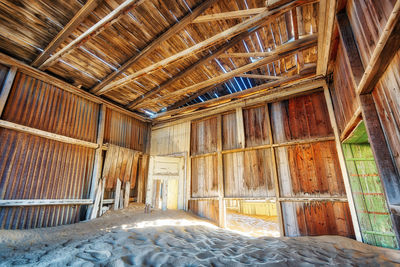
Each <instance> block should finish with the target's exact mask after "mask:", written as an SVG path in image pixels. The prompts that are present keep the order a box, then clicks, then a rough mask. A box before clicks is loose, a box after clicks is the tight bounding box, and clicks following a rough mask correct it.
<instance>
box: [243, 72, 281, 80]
mask: <svg viewBox="0 0 400 267" xmlns="http://www.w3.org/2000/svg"><path fill="white" fill-rule="evenodd" d="M235 77H244V78H253V79H268V80H280V79H283V77H281V76H271V75H262V74H249V73H244V74H239V75H236V76H235Z"/></svg>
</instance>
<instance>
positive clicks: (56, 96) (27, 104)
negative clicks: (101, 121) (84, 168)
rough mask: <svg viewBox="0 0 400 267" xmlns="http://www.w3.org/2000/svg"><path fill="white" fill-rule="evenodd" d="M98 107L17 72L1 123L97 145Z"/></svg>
mask: <svg viewBox="0 0 400 267" xmlns="http://www.w3.org/2000/svg"><path fill="white" fill-rule="evenodd" d="M98 114H99V105H98V104H96V103H93V102H91V101H89V100H87V99H84V98H82V97H79V96H76V95H74V94H71V93H69V92H66V91H65V90H62V89H60V88H57V87H55V86H53V85H51V84H48V83H46V82H43V81H41V80H38V79H36V78H33V77H31V76H28V75H26V74H24V73H21V72H18V73H17V75H16V77H15V80H14V84H13V87H12V89H11V92H10V95H9V98H8V100H7V104H6V106H5V109H4V111H3V114H2V119H4V120H8V121H11V122H14V123H18V124H22V125H26V126H29V127H32V128H36V129H40V130H44V131H48V132H52V133H56V134H60V135H65V136H69V137H73V138H77V139H81V140H85V141H90V142H96V132H97V124H98Z"/></svg>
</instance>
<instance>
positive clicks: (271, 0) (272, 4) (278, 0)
mask: <svg viewBox="0 0 400 267" xmlns="http://www.w3.org/2000/svg"><path fill="white" fill-rule="evenodd" d="M292 1H293V0H266V1H265V2H266V4H267V8H268V9H269V10H271V9H275V8H279V7H281V6H283V5H285V4H287V3H290V2H292Z"/></svg>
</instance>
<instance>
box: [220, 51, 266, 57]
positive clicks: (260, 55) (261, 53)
mask: <svg viewBox="0 0 400 267" xmlns="http://www.w3.org/2000/svg"><path fill="white" fill-rule="evenodd" d="M271 54H272V53H271V52H249V53H226V54H222V55H220V56H219V58H236V57H268V56H270V55H271Z"/></svg>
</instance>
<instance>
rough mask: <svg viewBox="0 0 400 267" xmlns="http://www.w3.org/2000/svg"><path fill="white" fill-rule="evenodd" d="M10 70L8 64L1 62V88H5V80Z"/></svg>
mask: <svg viewBox="0 0 400 267" xmlns="http://www.w3.org/2000/svg"><path fill="white" fill-rule="evenodd" d="M8 70H9V68H8V67H7V66H4V65H3V64H0V88H3V85H4V81H5V79H6V76H7V73H8ZM0 91H1V89H0Z"/></svg>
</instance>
